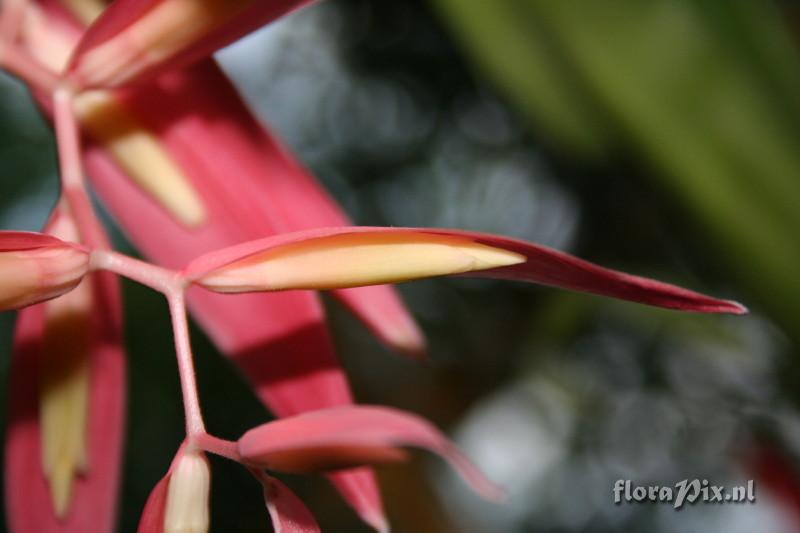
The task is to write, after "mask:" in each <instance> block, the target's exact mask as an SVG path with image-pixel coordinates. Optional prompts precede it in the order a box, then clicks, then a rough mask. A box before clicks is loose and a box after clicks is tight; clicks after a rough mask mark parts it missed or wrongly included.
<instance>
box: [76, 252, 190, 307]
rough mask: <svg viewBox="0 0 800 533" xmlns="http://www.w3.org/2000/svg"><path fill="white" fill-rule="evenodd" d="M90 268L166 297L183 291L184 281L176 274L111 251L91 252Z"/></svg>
mask: <svg viewBox="0 0 800 533" xmlns="http://www.w3.org/2000/svg"><path fill="white" fill-rule="evenodd" d="M92 268H93V269H95V270H108V271H109V272H114V273H115V274H119V275H120V276H123V277H125V278H128V279H131V280H133V281H135V282H137V283H141V284H142V285H144V286H146V287H150V288H151V289H153V290H155V291H158V292H161V293H163V294H165V295H167V296H169V295H170V294H171V293H174V292H180V291H182V290H183V289H184V286H185V285H184V283H185V282H184V280H183V278H182V277H181V275H180V274H179V273H178V272H175V271H174V270H168V269H166V268H162V267H160V266H156V265H153V264H151V263H146V262H144V261H140V260H138V259H134V258H133V257H129V256H127V255H122V254H120V253H117V252H114V251H112V250H94V251H92Z"/></svg>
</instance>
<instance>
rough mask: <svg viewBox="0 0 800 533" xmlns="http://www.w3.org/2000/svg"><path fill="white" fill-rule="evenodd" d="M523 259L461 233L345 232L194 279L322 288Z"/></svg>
mask: <svg viewBox="0 0 800 533" xmlns="http://www.w3.org/2000/svg"><path fill="white" fill-rule="evenodd" d="M523 262H525V257H524V256H522V255H520V254H517V253H514V252H510V251H508V250H503V249H500V248H494V247H491V246H486V245H483V244H478V243H475V242H472V241H470V240H468V239H466V238H460V237H452V236H444V235H436V234H429V233H421V232H420V233H414V232H407V233H391V232H387V233H350V234H343V235H334V236H328V237H318V238H314V239H310V240H307V241H303V242H298V243H294V244H288V245H284V246H279V247H276V248H274V249H271V250H268V251H266V252H263V253H260V254H257V255H255V256H252V257H248V258H246V259H243V260H241V261H238V262H235V263H233V264H230V265H227V266H225V267H222V268H220V269H217V270H215V271H213V272H211V273H209V274H207V275H205V276H203V277H201V278H200V279H199V280H197V283H199V284H200V285H202V286H204V287H206V288H208V289H211V290H214V291H218V292H251V291H279V290H289V289H314V290H328V289H341V288H348V287H359V286H365V285H380V284H384V283H399V282H403V281H410V280H414V279H421V278H429V277H434V276H446V275H451V274H464V273H467V272H475V271H479V270H487V269H491V268H498V267H503V266H510V265H515V264H519V263H523Z"/></svg>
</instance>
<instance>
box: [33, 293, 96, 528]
mask: <svg viewBox="0 0 800 533" xmlns="http://www.w3.org/2000/svg"><path fill="white" fill-rule="evenodd" d="M91 305H92V291H91V284H90V282H88V281H84V282H83V283H81V285H80V286H78V288H76V289H75V290H74V291H72V292H71V293H69V294H66V295H64V296H62V297H60V298H57V299H55V300H52V301H50V302H48V303H46V304H45V321H46V322H45V338H44V352H43V356H42V361H41V378H40V379H41V381H40V387H41V388H40V400H39V409H40V424H41V425H40V427H41V439H42V445H41V449H42V465H43V467H44V473H45V476H46V477H47V481H48V483H49V486H50V494H51V497H52V500H53V507H54V509H55V511H56V514H57V515H58V516H64V515H65V514H66V512H67V510H68V509H69V504H70V500H71V496H72V488H73V485H74V481H75V477H76V476H77V475H78V474H79V473H85V472H86V470H87V468H88V454H87V440H86V439H87V420H88V411H89V342H90V337H89V335H90V331H89V329H90V320H91V316H90V313H91Z"/></svg>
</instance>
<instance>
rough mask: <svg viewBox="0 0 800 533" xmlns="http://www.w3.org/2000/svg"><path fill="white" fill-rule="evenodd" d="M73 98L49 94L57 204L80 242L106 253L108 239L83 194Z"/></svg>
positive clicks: (63, 91) (64, 92) (66, 93)
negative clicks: (71, 221) (68, 216)
mask: <svg viewBox="0 0 800 533" xmlns="http://www.w3.org/2000/svg"><path fill="white" fill-rule="evenodd" d="M72 101H73V94H72V91H70V90H69V89H68V88H65V87H59V88H57V89H56V90H55V92H54V93H53V121H54V122H55V129H56V142H57V145H58V163H59V170H60V176H61V200H60V202H59V203H65V204H66V205H68V206H69V211H70V213H71V214H72V216H74V217H75V221H76V222H77V224H78V231H79V232H80V235H81V240H82V241H83V242H84V243H86V244H87V245H89V247H91V248H94V249H107V248H109V246H108V239H107V238H106V234H105V231H104V230H103V227H102V226H101V225H100V221H99V220H98V219H97V215H96V214H95V212H94V208H93V207H92V202H91V200H90V199H89V195H88V193H87V192H86V185H85V182H84V179H83V164H82V163H81V149H80V136H79V132H78V124H77V122H76V121H75V113H74V111H73V109H72Z"/></svg>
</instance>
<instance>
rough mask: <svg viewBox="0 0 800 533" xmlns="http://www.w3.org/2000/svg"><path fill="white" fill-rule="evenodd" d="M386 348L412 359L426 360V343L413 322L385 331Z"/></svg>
mask: <svg viewBox="0 0 800 533" xmlns="http://www.w3.org/2000/svg"><path fill="white" fill-rule="evenodd" d="M385 341H386V343H387V344H388V346H389V347H390V348H391V349H393V350H395V351H397V352H399V353H401V354H404V355H407V356H409V357H412V358H414V359H420V360H423V361H424V360H427V359H428V343H427V341H426V340H425V336H424V335H423V334H422V331H421V330H420V329H419V327H417V325H416V324H415V323H414V322H411V321H409V324H403V325H402V326H401V327H396V328H392V329H391V330H388V331H387V337H386V339H385Z"/></svg>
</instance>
